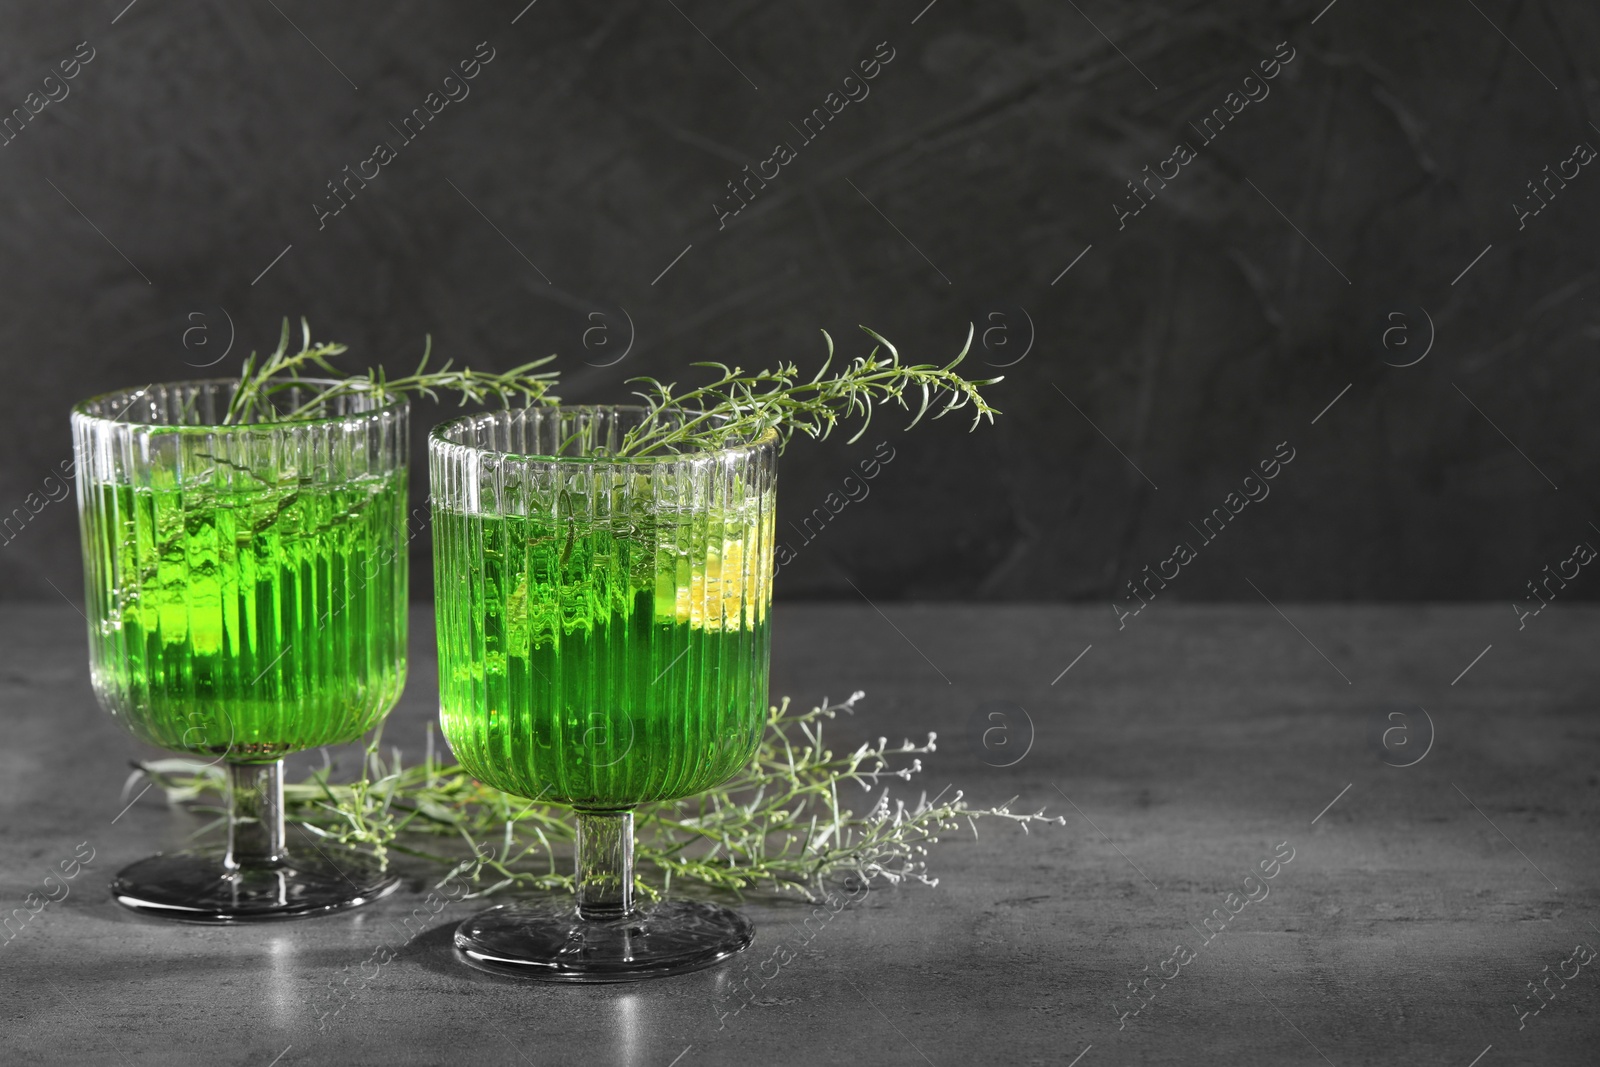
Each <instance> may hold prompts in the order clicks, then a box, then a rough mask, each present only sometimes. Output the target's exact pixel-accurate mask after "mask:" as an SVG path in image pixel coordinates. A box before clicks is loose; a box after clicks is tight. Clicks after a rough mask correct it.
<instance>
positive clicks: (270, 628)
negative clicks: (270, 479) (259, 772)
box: [83, 470, 406, 763]
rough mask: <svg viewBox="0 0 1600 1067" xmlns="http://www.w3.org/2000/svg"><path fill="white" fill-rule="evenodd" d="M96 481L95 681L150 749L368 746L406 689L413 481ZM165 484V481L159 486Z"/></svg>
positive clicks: (268, 756)
mask: <svg viewBox="0 0 1600 1067" xmlns="http://www.w3.org/2000/svg"><path fill="white" fill-rule="evenodd" d="M152 480H153V481H154V482H155V485H154V486H153V487H151V486H139V487H137V488H135V487H131V486H126V485H115V486H114V485H90V486H88V487H86V488H87V499H86V501H85V503H84V507H83V523H84V526H85V530H86V533H87V538H86V542H87V544H88V545H89V546H90V550H91V552H92V553H93V554H95V555H97V556H98V557H99V558H98V559H97V560H95V561H93V564H94V565H91V567H90V568H89V569H88V574H89V585H90V588H89V590H88V593H89V596H88V600H89V606H90V609H91V611H92V612H93V617H92V619H91V623H90V628H89V632H90V643H91V646H92V647H91V649H90V660H91V664H92V666H93V677H94V684H95V688H96V689H97V691H98V692H99V693H100V696H101V700H102V702H103V703H104V704H105V706H106V707H107V708H109V709H110V710H111V711H112V713H113V714H115V715H118V716H119V717H121V718H123V719H125V720H126V722H127V724H128V726H129V728H130V729H131V730H132V731H133V733H134V734H135V735H136V736H138V737H139V738H141V739H142V740H145V741H148V742H150V743H151V744H153V745H158V746H160V747H162V748H166V749H172V750H174V751H179V752H189V753H194V754H204V755H221V754H223V753H227V754H228V757H229V759H230V760H231V761H233V762H237V763H250V762H263V763H264V762H270V761H272V760H275V759H278V758H279V757H281V756H282V755H284V754H285V753H288V752H296V751H300V750H303V749H308V748H315V747H317V746H319V745H329V744H338V743H341V742H345V741H350V740H353V739H355V738H357V737H359V736H360V735H361V734H362V733H364V732H365V731H366V730H368V729H370V728H371V727H372V726H373V725H375V724H376V723H377V721H378V720H379V719H381V718H382V717H383V715H384V714H385V713H387V712H388V710H389V708H390V707H392V706H393V704H394V702H395V700H397V699H398V698H399V696H400V690H401V688H402V687H403V686H404V684H405V670H406V661H405V652H406V558H405V535H404V529H405V527H404V512H405V500H406V472H405V471H404V470H398V471H394V472H392V473H389V474H386V475H370V476H363V477H358V478H353V479H351V480H349V481H346V482H341V483H337V484H297V483H296V482H295V481H294V480H289V481H288V482H286V483H285V484H281V485H271V484H267V483H265V482H263V483H261V484H258V485H250V486H249V487H248V488H241V487H238V486H233V487H226V488H222V487H215V486H209V485H208V486H203V487H200V488H191V487H185V488H183V489H181V490H180V489H177V488H173V487H171V482H172V479H171V476H170V474H165V473H164V472H156V475H155V477H154V478H153V479H152ZM163 483H165V486H164V484H163Z"/></svg>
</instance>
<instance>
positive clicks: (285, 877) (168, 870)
mask: <svg viewBox="0 0 1600 1067" xmlns="http://www.w3.org/2000/svg"><path fill="white" fill-rule="evenodd" d="M223 855H224V853H223V850H222V849H208V850H200V851H192V852H173V853H157V854H156V855H154V856H151V857H150V858H149V859H143V860H140V861H139V862H137V863H134V864H131V865H129V866H127V867H124V868H123V869H122V870H121V871H119V872H118V873H117V877H116V878H115V880H113V881H112V883H111V895H112V896H113V897H114V898H115V899H116V901H117V903H118V904H121V905H122V906H123V907H125V908H131V909H132V910H134V911H136V912H139V913H140V914H141V915H152V916H155V917H157V918H161V919H175V920H177V921H179V922H189V923H213V924H220V923H251V922H274V921H277V920H281V919H301V918H305V917H306V916H309V915H324V914H327V913H328V912H333V911H343V910H344V909H346V908H355V907H360V906H361V905H362V904H370V903H371V902H372V901H374V900H378V899H379V898H381V897H384V896H387V895H388V894H390V893H392V892H393V891H394V890H395V888H396V887H397V886H398V885H399V884H400V879H399V877H398V876H396V875H393V874H385V873H383V872H382V871H380V870H378V866H377V864H376V863H374V862H373V861H372V860H371V859H370V858H369V857H367V856H364V855H362V854H361V853H358V852H353V851H351V850H349V849H340V848H329V847H327V846H322V847H320V848H319V849H318V850H317V851H314V852H310V853H301V852H296V853H295V854H294V855H293V856H292V857H290V858H289V859H287V860H285V861H284V862H283V863H281V864H280V865H277V866H270V867H246V868H243V869H240V870H236V871H229V870H228V869H227V868H226V867H225V866H223Z"/></svg>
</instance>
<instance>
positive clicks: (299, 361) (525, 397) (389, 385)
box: [222, 319, 558, 426]
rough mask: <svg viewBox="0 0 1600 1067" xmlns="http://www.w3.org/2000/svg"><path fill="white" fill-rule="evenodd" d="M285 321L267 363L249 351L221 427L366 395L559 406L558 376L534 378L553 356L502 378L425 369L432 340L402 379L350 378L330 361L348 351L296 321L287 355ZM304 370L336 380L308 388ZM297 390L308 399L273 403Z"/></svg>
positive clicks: (373, 374) (291, 415) (372, 374)
mask: <svg viewBox="0 0 1600 1067" xmlns="http://www.w3.org/2000/svg"><path fill="white" fill-rule="evenodd" d="M289 336H290V333H289V320H288V319H284V320H283V331H282V334H281V335H280V336H279V338H278V347H277V348H276V349H274V350H273V351H272V352H270V353H268V354H267V356H266V358H265V359H258V357H257V354H256V353H255V352H251V353H250V356H249V358H247V359H246V360H245V362H244V369H243V371H242V372H241V373H240V375H239V385H238V388H237V389H235V390H234V393H233V399H232V400H231V401H230V402H229V404H228V411H227V414H226V415H225V416H224V417H223V420H222V422H223V425H225V426H226V425H233V424H236V423H243V422H277V421H285V420H289V419H297V418H304V417H305V416H307V415H311V414H314V413H316V412H318V411H320V410H321V409H322V408H323V406H324V405H326V404H327V403H328V401H330V400H333V399H336V398H338V397H341V396H350V395H355V394H370V395H372V396H374V397H375V398H377V399H378V400H379V401H380V402H383V401H386V400H388V399H389V398H390V397H395V396H408V395H420V396H426V397H428V398H430V399H435V400H436V399H438V396H439V394H440V393H441V392H443V393H455V394H457V395H458V396H459V397H460V402H461V403H462V404H467V403H474V402H476V403H482V402H484V401H487V400H490V399H495V400H499V401H500V402H501V403H503V404H505V405H506V406H508V407H509V406H510V404H511V402H512V401H513V400H516V399H520V400H521V401H522V402H523V403H525V404H534V403H545V404H554V403H556V402H557V400H556V398H555V397H554V396H551V395H550V392H549V390H550V388H551V387H552V386H553V385H554V384H555V382H556V379H557V377H558V375H557V374H556V372H554V371H545V372H540V373H536V371H537V370H538V368H539V367H542V366H544V365H545V364H547V363H549V362H551V361H552V360H554V359H555V358H556V357H555V356H553V355H552V356H546V357H544V358H543V359H536V360H534V361H532V362H530V363H524V364H522V365H521V366H518V367H513V368H511V369H510V370H508V371H505V372H503V373H500V374H489V373H485V372H483V371H476V370H473V369H471V368H470V367H462V368H460V369H453V368H454V362H455V361H454V360H446V361H445V363H444V364H443V365H442V366H441V367H439V368H438V369H437V370H433V371H430V370H428V361H429V359H430V358H432V355H433V338H432V336H429V337H428V338H427V340H426V342H425V343H424V346H423V351H422V361H421V362H420V363H419V364H418V365H417V369H416V370H415V371H413V372H412V373H410V374H408V375H406V376H404V377H401V378H390V377H388V376H387V374H386V373H385V371H384V369H383V367H381V366H379V367H376V368H369V369H368V370H367V372H366V373H365V374H351V373H349V372H348V371H346V370H344V369H343V368H340V367H336V366H335V365H334V364H333V363H332V362H331V361H332V360H333V359H335V358H336V357H338V356H340V355H343V354H344V353H345V352H346V351H348V346H346V345H342V344H330V343H327V342H323V343H320V344H313V343H312V341H311V326H310V324H309V323H307V322H306V320H305V319H301V320H300V350H299V351H298V352H290V351H289ZM306 371H320V372H321V373H322V374H323V375H326V376H327V377H329V378H333V379H335V382H334V384H332V385H329V384H326V383H325V382H318V383H316V384H315V385H312V384H310V383H308V382H307V381H306V380H305V378H304V377H303V376H302V375H303V373H304V372H306ZM295 387H300V388H302V389H307V390H309V392H310V396H309V399H306V400H305V401H303V402H301V403H299V404H297V405H295V406H294V407H291V408H288V409H287V410H281V409H280V408H279V407H278V405H275V404H273V403H272V400H271V398H272V397H273V396H274V395H276V394H277V393H280V392H282V391H284V390H286V389H292V388H295Z"/></svg>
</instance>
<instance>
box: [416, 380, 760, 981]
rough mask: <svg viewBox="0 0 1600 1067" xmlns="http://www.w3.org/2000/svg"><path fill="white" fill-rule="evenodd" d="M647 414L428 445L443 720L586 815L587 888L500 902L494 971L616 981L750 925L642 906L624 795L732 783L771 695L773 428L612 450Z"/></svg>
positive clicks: (585, 413)
mask: <svg viewBox="0 0 1600 1067" xmlns="http://www.w3.org/2000/svg"><path fill="white" fill-rule="evenodd" d="M644 415H645V412H644V409H642V408H632V407H559V408H558V407H536V408H530V409H527V410H522V411H500V412H491V413H487V414H483V415H472V416H468V417H466V418H461V419H457V420H455V421H453V422H449V423H446V424H444V425H442V426H439V427H437V428H436V429H435V430H434V431H433V433H432V434H431V435H430V436H429V439H428V459H429V475H430V493H431V498H432V503H433V539H434V540H433V544H434V556H433V558H434V588H435V593H434V597H435V607H434V610H435V615H436V621H437V624H438V637H439V694H440V697H439V702H440V718H441V722H442V724H443V729H444V735H445V737H446V738H447V739H448V740H449V742H450V746H451V748H452V749H453V750H454V752H455V755H456V758H457V759H459V760H460V761H461V764H462V765H463V766H464V767H466V768H467V769H468V770H469V771H470V772H471V773H472V774H473V775H474V776H475V777H476V778H478V779H479V780H480V781H483V782H486V783H488V784H490V785H492V786H494V787H496V788H497V789H501V790H504V791H505V792H507V793H511V794H514V795H516V796H520V797H526V798H529V799H530V800H549V801H556V802H559V803H562V804H566V805H570V806H571V807H572V808H573V809H575V812H576V816H577V857H576V873H577V879H576V881H577V901H576V906H572V905H563V904H555V903H548V904H537V903H530V904H515V905H503V906H501V907H497V908H492V909H490V910H488V911H486V912H483V913H481V914H479V915H476V916H473V917H472V918H469V919H467V920H466V921H465V922H463V923H462V924H461V925H460V926H459V927H458V928H457V930H456V934H455V944H456V947H457V949H459V950H460V951H461V953H462V954H463V955H464V956H465V957H466V959H467V960H468V962H470V963H472V964H473V965H475V966H478V967H481V968H483V969H486V970H491V971H499V972H502V973H510V974H517V975H522V976H526V977H531V978H542V979H549V980H554V981H568V982H617V981H628V980H632V979H636V978H646V977H651V976H656V975H666V974H676V973H679V972H682V971H689V970H694V969H697V968H700V967H705V966H708V965H710V964H712V963H715V962H716V961H718V960H720V959H723V958H725V957H727V956H730V955H732V954H733V953H735V952H737V951H739V950H740V949H742V948H744V947H745V946H747V945H748V944H749V943H750V940H751V938H752V937H753V936H754V928H753V927H752V925H751V924H750V922H749V921H748V920H747V919H745V918H744V917H743V916H741V915H739V914H738V913H737V912H735V911H731V910H729V909H727V908H724V907H721V906H719V905H715V904H709V903H697V902H685V901H674V900H668V901H661V902H657V903H654V904H650V905H642V904H640V903H638V902H636V901H635V900H634V896H633V889H634V874H633V809H634V808H635V807H637V806H638V805H641V804H647V803H652V802H655V801H662V800H672V799H676V798H679V797H685V796H690V795H693V794H695V793H698V792H702V791H704V790H706V789H709V788H711V787H712V786H715V785H717V784H718V783H720V782H723V781H726V780H727V779H728V778H729V777H731V776H732V775H733V774H734V773H735V772H736V771H737V770H738V769H739V768H740V767H742V766H743V765H744V764H745V763H746V762H747V761H748V760H749V759H750V757H751V755H752V754H753V753H754V752H755V749H756V746H757V743H758V742H759V740H760V734H761V729H762V726H763V723H764V722H765V718H766V710H767V661H768V652H769V649H770V644H771V640H770V630H769V628H768V627H769V623H768V615H769V610H770V607H771V603H772V550H773V531H774V525H773V524H774V511H773V505H774V500H775V491H776V484H777V437H776V434H774V433H772V432H770V431H769V432H767V433H765V434H763V435H761V436H760V437H759V438H758V439H755V440H745V441H738V440H736V441H731V442H729V443H727V444H726V445H725V446H723V447H719V448H716V449H713V450H680V451H676V452H669V453H665V454H658V455H648V456H622V457H619V456H617V455H616V451H617V449H618V447H619V445H620V444H621V442H622V440H623V437H624V435H625V434H626V433H627V432H628V430H629V429H630V428H633V427H637V426H638V425H639V424H640V421H641V420H642V419H643V417H644Z"/></svg>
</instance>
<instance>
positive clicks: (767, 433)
mask: <svg viewBox="0 0 1600 1067" xmlns="http://www.w3.org/2000/svg"><path fill="white" fill-rule="evenodd" d="M649 410H650V409H649V408H647V407H645V406H644V405H643V404H530V405H527V406H525V407H520V408H493V409H491V410H489V411H486V412H484V411H480V412H476V413H474V414H471V415H458V416H456V417H455V418H453V419H449V420H447V421H445V422H441V423H439V424H438V425H436V426H435V427H433V429H431V430H429V431H428V445H429V447H430V450H431V448H432V446H433V445H436V444H437V445H440V446H442V447H445V448H459V449H465V450H466V451H468V452H471V453H473V454H475V455H477V456H480V457H482V458H485V459H492V460H510V461H512V462H514V463H565V464H574V465H580V464H589V465H592V466H602V465H604V466H641V465H645V464H661V463H682V462H685V461H687V460H706V459H720V458H726V457H729V456H736V455H740V454H746V453H753V452H755V451H756V450H758V449H761V448H764V447H768V446H774V445H776V444H777V443H778V431H777V429H776V428H774V427H771V426H768V427H767V428H766V429H764V430H763V431H762V432H761V433H760V434H759V435H758V436H756V437H754V438H752V439H750V440H747V441H743V442H740V443H739V444H728V445H721V446H719V447H716V448H697V449H695V450H694V451H691V452H664V453H660V454H657V455H649V456H550V455H541V454H538V453H528V452H511V451H507V450H504V449H498V448H485V447H483V446H482V445H466V444H462V443H460V442H459V441H451V440H448V439H447V438H446V434H447V433H449V432H450V431H452V430H454V429H457V428H459V427H461V426H464V425H466V424H467V423H469V422H471V421H472V420H474V419H480V418H482V417H483V416H484V415H493V414H497V413H499V412H501V411H506V412H509V413H511V414H520V413H522V412H527V411H572V412H629V411H641V412H642V411H649ZM721 417H722V418H727V416H721Z"/></svg>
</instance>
